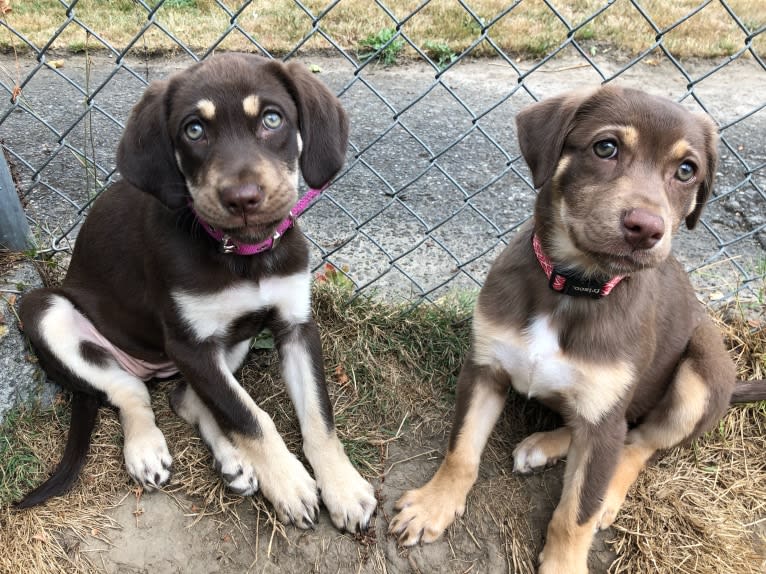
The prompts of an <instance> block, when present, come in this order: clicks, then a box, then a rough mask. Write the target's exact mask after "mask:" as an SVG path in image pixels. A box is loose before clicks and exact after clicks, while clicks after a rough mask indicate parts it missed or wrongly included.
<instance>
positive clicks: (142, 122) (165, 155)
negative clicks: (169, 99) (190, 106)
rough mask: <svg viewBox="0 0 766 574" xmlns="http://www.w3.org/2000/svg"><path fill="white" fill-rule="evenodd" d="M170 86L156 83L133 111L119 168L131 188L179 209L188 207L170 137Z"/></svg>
mask: <svg viewBox="0 0 766 574" xmlns="http://www.w3.org/2000/svg"><path fill="white" fill-rule="evenodd" d="M168 86H169V82H168V81H157V82H152V83H151V84H150V85H149V87H148V88H147V89H146V91H145V92H144V95H143V96H142V97H141V100H140V101H139V102H138V103H137V104H136V105H135V106H134V107H133V110H132V111H131V112H130V117H129V118H128V122H127V124H126V125H125V132H124V133H123V134H122V139H120V145H119V146H118V148H117V168H118V169H119V170H120V173H121V174H122V177H123V178H125V179H126V180H127V181H128V182H129V183H130V184H131V185H134V186H135V187H137V188H138V189H140V190H142V191H145V192H147V193H151V194H152V195H155V196H156V197H157V198H158V199H159V200H160V201H162V202H163V203H164V204H165V205H167V206H168V207H170V208H177V207H182V206H183V205H184V204H185V201H186V191H185V190H186V188H185V183H184V178H183V176H182V175H181V172H180V171H179V169H178V166H177V165H176V160H175V158H174V157H173V145H172V142H171V139H170V135H169V134H168V128H167V110H166V109H165V95H166V93H167V89H168Z"/></svg>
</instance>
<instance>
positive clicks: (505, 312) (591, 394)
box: [389, 86, 764, 574]
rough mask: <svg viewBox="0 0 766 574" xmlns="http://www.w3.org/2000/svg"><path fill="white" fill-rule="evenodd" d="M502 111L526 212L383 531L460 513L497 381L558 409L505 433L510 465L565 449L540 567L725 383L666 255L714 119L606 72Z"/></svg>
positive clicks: (556, 569)
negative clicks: (606, 79)
mask: <svg viewBox="0 0 766 574" xmlns="http://www.w3.org/2000/svg"><path fill="white" fill-rule="evenodd" d="M516 123H517V128H518V137H519V143H520V146H521V151H522V154H523V156H524V159H525V160H526V162H527V164H528V165H529V167H530V170H531V172H532V177H533V181H534V185H535V187H536V188H538V189H539V190H540V191H539V195H538V197H537V201H536V205H535V214H534V221H533V222H532V223H531V224H530V225H529V226H527V227H526V228H525V229H523V230H522V231H520V232H519V233H518V235H517V236H516V237H515V238H514V239H513V240H512V242H511V244H510V245H509V246H508V247H507V248H506V250H505V251H504V252H503V253H502V254H501V255H500V257H499V258H498V259H497V261H495V263H494V265H493V266H492V269H491V270H490V272H489V275H488V277H487V280H486V283H485V285H484V287H483V289H482V290H481V293H480V295H479V300H478V303H477V306H476V309H475V315H474V319H473V341H472V346H471V349H470V351H469V355H468V357H467V359H466V361H465V363H464V365H463V369H462V371H461V373H460V377H459V379H458V385H457V408H456V414H455V419H454V425H453V428H452V433H451V436H450V441H449V448H448V450H447V454H446V457H445V459H444V462H443V463H442V465H441V467H440V468H439V470H438V471H437V473H436V475H435V476H434V477H433V478H432V479H431V481H430V482H428V483H427V484H426V485H425V486H423V487H421V488H419V489H417V490H411V491H409V492H407V493H406V494H404V495H403V496H402V497H401V498H400V499H399V501H398V502H397V503H396V506H395V507H396V509H398V510H399V513H398V514H397V515H396V516H395V517H394V519H393V520H392V522H391V524H390V527H389V531H390V532H392V533H393V534H395V535H397V536H398V538H399V541H400V543H401V544H403V545H412V544H416V543H417V542H418V541H422V542H431V541H433V540H436V539H437V538H439V537H440V536H441V534H442V532H443V531H444V529H445V528H447V527H448V526H449V525H450V524H451V523H452V522H453V520H454V519H455V517H457V516H460V515H462V513H463V511H464V509H465V501H466V495H467V494H468V491H469V490H470V488H471V486H472V485H473V483H474V481H475V480H476V478H477V475H478V468H479V459H480V457H481V453H482V450H483V449H484V446H485V444H486V442H487V439H488V437H489V434H490V432H491V431H492V428H493V426H494V424H495V422H496V421H497V419H498V417H499V416H500V414H501V412H502V410H503V405H504V403H505V396H506V393H507V390H508V388H509V387H511V386H512V387H513V388H514V389H515V390H516V391H517V392H519V393H522V394H524V395H526V396H528V397H533V398H535V399H537V400H539V401H541V402H543V403H544V404H546V405H548V406H550V407H551V408H553V409H555V410H556V411H558V412H559V413H560V414H561V415H562V417H563V420H564V423H565V425H564V426H563V427H562V428H560V429H557V430H554V431H551V432H541V433H535V434H533V435H531V436H529V437H527V438H526V439H525V440H523V441H522V442H521V443H520V444H519V445H518V446H517V447H516V449H515V450H514V452H513V457H514V470H515V471H517V472H521V473H528V472H532V471H534V470H537V469H541V468H544V467H545V466H547V465H550V464H552V463H554V462H555V461H557V460H559V459H561V458H564V457H566V459H567V463H566V471H565V475H564V486H563V492H562V494H561V499H560V502H559V504H558V507H557V508H556V510H555V512H554V514H553V518H552V520H551V522H550V524H549V526H548V533H547V537H546V543H545V547H544V550H543V552H542V554H541V556H540V572H543V573H547V574H550V573H558V574H564V573H566V574H578V573H584V572H587V558H588V550H589V548H590V545H591V541H592V538H593V533H594V531H595V530H596V529H599V528H601V529H603V528H606V527H607V526H609V525H610V524H611V523H612V522H613V521H614V519H615V515H616V514H617V512H618V510H619V509H620V506H621V505H622V502H623V500H624V498H625V495H626V493H627V491H628V489H629V488H630V486H631V484H632V483H633V482H634V480H635V479H636V477H637V475H638V473H639V471H640V470H641V469H642V468H643V466H644V464H645V463H646V462H647V461H648V460H649V458H650V457H651V456H652V455H653V454H654V453H655V452H656V451H658V450H661V449H667V448H670V447H673V446H675V445H677V444H679V443H683V442H684V441H688V440H690V439H692V438H694V437H696V436H698V435H699V434H700V433H702V432H704V431H706V430H707V429H710V428H711V427H712V426H713V425H714V424H715V422H716V421H717V420H718V419H719V418H720V417H721V415H722V414H723V412H724V411H725V409H726V407H727V405H728V404H729V402H730V400H732V391H733V390H734V388H735V385H734V383H735V371H734V366H733V364H732V361H731V360H730V359H729V357H728V355H727V352H726V349H725V348H724V345H723V342H722V337H721V335H720V334H719V333H718V331H717V329H716V328H715V327H714V325H713V324H712V322H711V321H710V319H709V318H708V317H707V316H706V314H705V310H704V309H703V307H702V305H700V303H699V302H698V301H697V299H696V298H695V295H694V291H693V289H692V286H691V284H690V283H689V280H688V277H687V276H686V274H685V272H684V270H683V268H682V267H681V265H680V264H679V263H678V261H676V259H675V258H674V257H673V256H672V255H670V248H671V238H672V236H673V234H674V233H675V232H676V231H677V230H678V228H679V227H680V226H681V225H682V224H684V223H685V224H686V226H687V227H688V228H693V227H694V226H695V225H696V224H697V221H698V220H699V218H700V214H701V212H702V208H703V206H704V205H705V202H706V200H707V198H708V196H709V195H710V192H711V186H712V183H713V177H714V174H715V168H716V159H717V154H716V143H717V134H716V129H715V126H714V125H713V123H712V122H711V121H710V120H709V119H708V118H707V117H704V116H701V115H696V114H692V113H690V112H689V111H687V110H685V109H684V108H683V107H681V106H680V105H678V104H676V103H674V102H671V101H670V100H667V99H665V98H660V97H655V96H650V95H648V94H646V93H643V92H640V91H637V90H632V89H623V88H619V87H614V86H608V87H602V88H599V89H597V90H595V91H590V92H587V93H573V94H567V95H563V96H560V97H556V98H551V99H549V100H546V101H543V102H541V103H537V104H533V105H531V106H529V107H528V108H526V109H524V110H522V111H521V113H519V115H518V116H517V119H516ZM750 391H753V389H751V388H747V389H745V387H744V386H743V387H742V388H741V389H740V388H738V391H737V392H736V393H735V396H734V399H735V400H740V399H748V398H750V399H752V398H755V396H754V394H753V393H751V392H750ZM763 391H764V387H762V386H761V387H760V390H758V391H757V392H756V393H755V394H760V395H764V392H763Z"/></svg>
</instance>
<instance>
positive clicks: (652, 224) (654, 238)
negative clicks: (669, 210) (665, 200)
mask: <svg viewBox="0 0 766 574" xmlns="http://www.w3.org/2000/svg"><path fill="white" fill-rule="evenodd" d="M622 235H623V237H624V238H625V242H626V243H628V245H630V246H631V247H632V248H633V249H650V248H652V247H654V246H655V245H657V243H658V242H659V241H660V239H662V236H663V235H665V221H664V220H663V219H662V217H660V216H659V215H657V214H655V213H652V212H651V211H649V210H647V209H631V210H630V211H628V212H627V213H626V214H625V215H624V216H623V217H622Z"/></svg>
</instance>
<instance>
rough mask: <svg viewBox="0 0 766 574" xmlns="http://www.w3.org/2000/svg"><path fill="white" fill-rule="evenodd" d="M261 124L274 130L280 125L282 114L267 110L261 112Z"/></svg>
mask: <svg viewBox="0 0 766 574" xmlns="http://www.w3.org/2000/svg"><path fill="white" fill-rule="evenodd" d="M262 121H263V125H264V126H266V127H267V128H268V129H270V130H276V129H278V128H279V127H280V126H281V125H282V116H281V115H279V114H278V113H277V112H274V111H268V112H266V113H265V114H263V120H262Z"/></svg>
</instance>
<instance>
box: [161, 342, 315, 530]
mask: <svg viewBox="0 0 766 574" xmlns="http://www.w3.org/2000/svg"><path fill="white" fill-rule="evenodd" d="M166 349H167V352H168V355H169V356H170V357H171V358H172V359H173V361H174V362H175V364H176V365H177V366H178V368H179V370H180V371H181V373H182V374H183V375H184V377H185V379H186V381H187V382H188V383H189V385H190V386H191V387H192V389H193V390H194V394H192V395H190V396H191V397H193V396H194V395H196V396H197V397H199V399H200V400H201V401H202V402H203V403H204V405H205V407H207V410H209V411H210V413H212V416H213V418H214V419H215V423H212V422H210V421H205V420H202V419H200V420H198V421H195V422H196V424H199V425H200V428H201V431H202V430H204V429H202V426H203V425H204V426H205V428H206V429H208V430H209V429H212V431H215V432H213V434H215V435H217V434H218V433H223V434H225V435H226V437H228V439H229V440H230V441H231V445H233V447H234V449H236V452H237V453H239V455H240V457H242V458H243V459H245V462H246V466H247V468H248V469H252V471H253V472H254V473H255V477H256V480H254V481H253V484H252V485H251V486H248V487H246V489H245V490H246V491H247V490H250V489H252V490H254V489H255V487H256V485H257V486H259V487H260V489H261V492H262V493H263V495H264V496H265V497H266V498H267V499H268V500H269V501H270V502H271V504H272V505H273V507H274V510H275V511H276V512H277V516H278V517H279V520H280V521H282V522H284V523H293V524H295V525H296V526H298V527H300V528H312V527H313V526H314V524H315V523H316V521H317V517H318V514H319V498H318V496H317V490H316V483H315V481H314V479H312V478H311V476H310V475H309V474H308V472H307V471H306V469H305V468H304V467H303V465H302V464H301V463H300V462H299V461H298V459H297V458H296V457H295V456H294V455H293V454H292V453H291V452H290V451H289V450H288V449H287V446H286V445H285V443H284V441H283V440H282V437H281V436H280V435H279V433H278V432H277V429H276V427H275V426H274V421H272V419H271V417H269V415H268V414H267V413H266V412H264V411H263V410H262V409H260V408H259V407H258V405H256V404H255V401H254V400H253V399H252V397H250V395H249V394H248V393H247V391H245V389H244V388H242V386H241V385H240V384H239V382H238V381H237V379H236V378H235V377H234V375H233V374H232V373H231V371H230V369H229V366H228V361H227V356H226V353H225V352H224V351H223V349H222V348H221V346H220V345H219V344H218V343H217V342H215V341H213V340H206V341H202V342H199V343H194V344H189V343H188V342H186V341H179V340H172V341H168V343H167V345H166ZM184 404H185V403H184ZM186 406H188V405H186ZM197 411H199V412H203V409H197ZM182 415H183V412H182ZM208 423H209V424H208ZM216 425H217V428H218V429H220V431H218V430H217V429H216ZM207 434H208V435H210V433H209V432H208V433H207ZM211 436H212V435H211ZM206 438H207V440H209V437H206ZM240 466H242V465H241V464H240Z"/></svg>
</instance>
